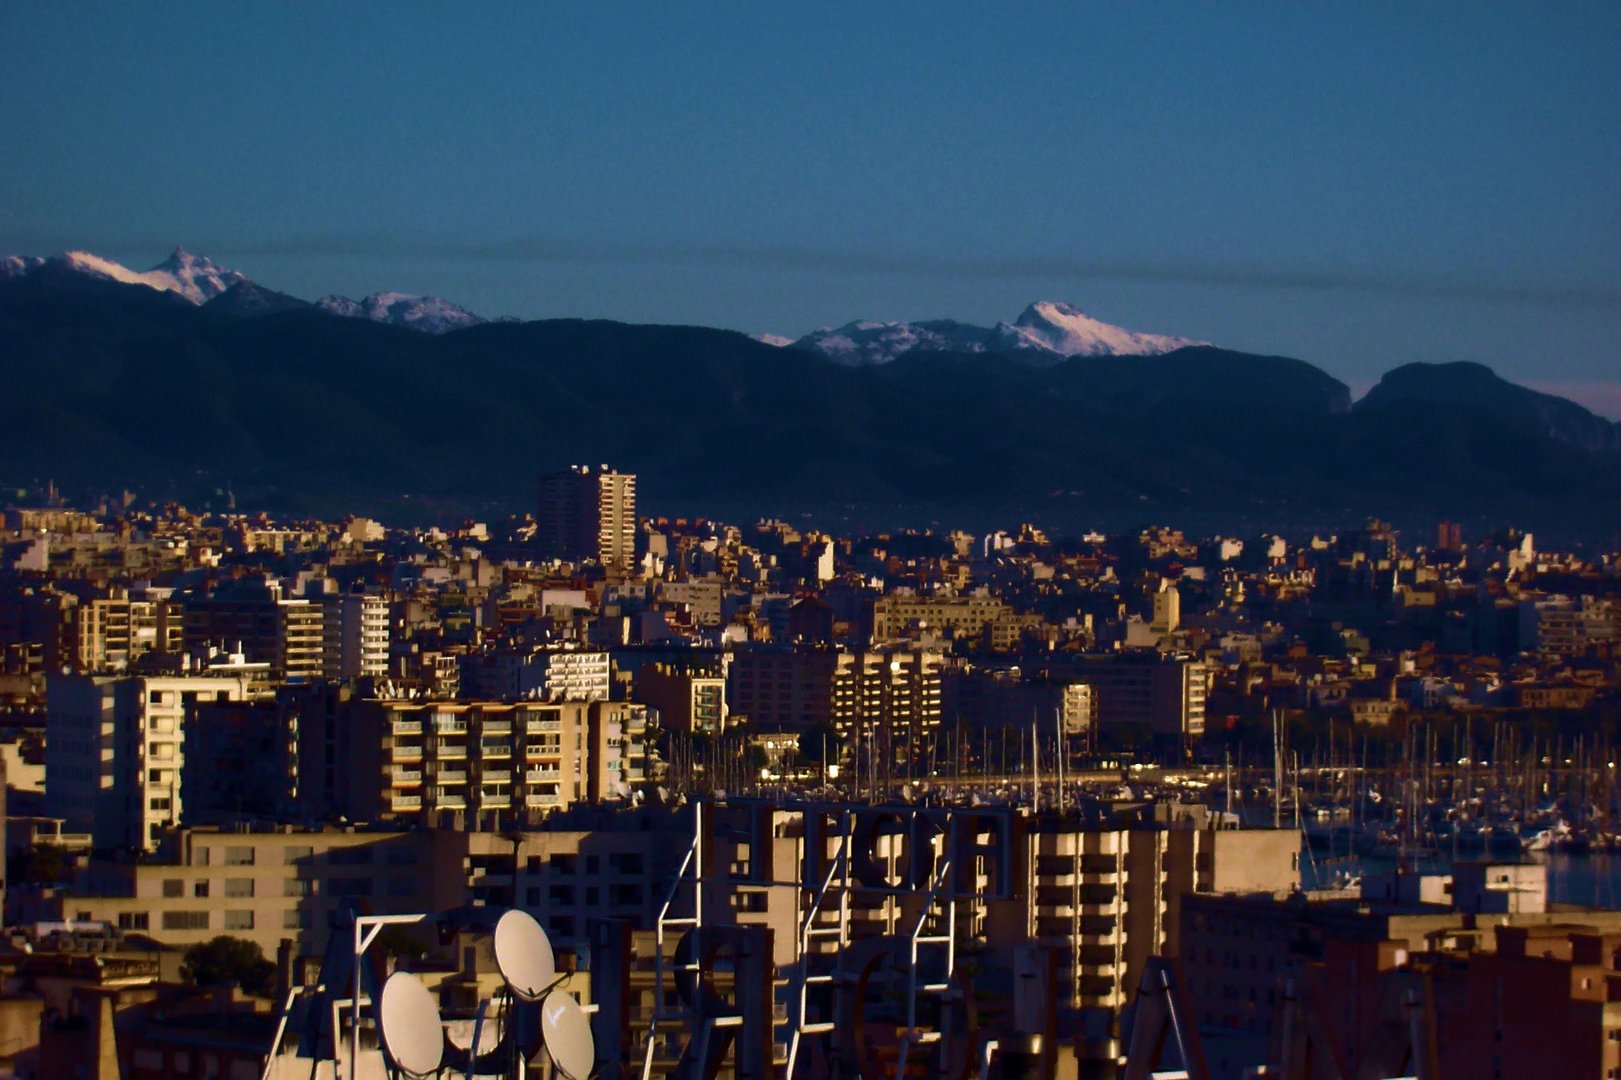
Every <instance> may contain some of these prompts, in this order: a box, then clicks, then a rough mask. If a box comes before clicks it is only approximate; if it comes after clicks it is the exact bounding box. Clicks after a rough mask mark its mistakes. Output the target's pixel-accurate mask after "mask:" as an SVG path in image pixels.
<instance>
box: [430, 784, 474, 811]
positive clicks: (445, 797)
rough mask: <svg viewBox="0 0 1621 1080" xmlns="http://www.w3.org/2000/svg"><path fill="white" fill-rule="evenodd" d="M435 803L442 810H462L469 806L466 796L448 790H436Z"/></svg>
mask: <svg viewBox="0 0 1621 1080" xmlns="http://www.w3.org/2000/svg"><path fill="white" fill-rule="evenodd" d="M433 801H434V805H436V806H438V807H439V809H441V810H461V809H464V808H465V807H466V806H467V798H466V796H464V795H463V794H462V793H461V792H459V791H450V790H448V789H446V788H437V789H435V791H434V798H433Z"/></svg>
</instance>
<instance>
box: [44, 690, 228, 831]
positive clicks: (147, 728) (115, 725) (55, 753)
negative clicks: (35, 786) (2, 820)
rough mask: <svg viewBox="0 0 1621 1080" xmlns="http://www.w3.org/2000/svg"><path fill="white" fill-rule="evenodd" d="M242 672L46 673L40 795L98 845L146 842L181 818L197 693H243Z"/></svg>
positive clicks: (221, 696) (215, 697)
mask: <svg viewBox="0 0 1621 1080" xmlns="http://www.w3.org/2000/svg"><path fill="white" fill-rule="evenodd" d="M249 696H250V689H249V678H248V676H247V675H236V676H230V677H219V676H181V677H176V678H109V677H95V676H87V675H62V676H53V677H52V678H51V680H50V682H49V683H48V685H47V691H46V716H45V741H46V748H45V800H46V807H47V809H48V811H49V813H50V815H51V816H52V817H59V818H61V819H63V821H64V823H65V824H64V828H65V829H66V831H68V832H81V833H89V834H91V837H92V842H93V843H94V845H95V846H96V847H98V848H129V849H133V850H136V851H151V850H154V849H155V848H156V847H157V844H158V838H159V834H160V833H161V832H162V831H163V830H164V829H168V828H172V827H174V826H176V825H178V824H179V822H180V816H181V810H182V808H181V805H180V773H181V770H182V768H184V766H185V725H186V720H187V717H188V716H189V714H190V712H191V708H192V705H193V704H194V703H196V702H198V701H245V700H247V699H248V697H249Z"/></svg>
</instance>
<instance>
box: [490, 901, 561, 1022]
mask: <svg viewBox="0 0 1621 1080" xmlns="http://www.w3.org/2000/svg"><path fill="white" fill-rule="evenodd" d="M495 966H496V967H497V968H499V969H500V971H501V978H503V979H505V980H506V984H507V988H508V989H510V990H511V991H512V993H513V996H514V997H516V998H517V999H518V1000H519V1001H539V1000H540V998H541V995H542V994H544V993H546V991H548V990H550V989H551V985H552V982H553V981H554V980H555V979H556V978H557V961H556V959H555V958H554V957H553V956H552V943H551V939H550V938H548V937H547V936H546V931H545V930H544V929H542V928H541V925H540V924H539V923H538V922H536V921H535V920H534V918H533V917H532V916H531V915H530V914H529V913H528V912H526V911H519V910H518V909H517V908H513V909H512V910H511V911H508V912H507V913H506V914H505V915H503V916H501V921H500V922H498V923H496V924H495Z"/></svg>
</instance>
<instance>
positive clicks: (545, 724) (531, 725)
mask: <svg viewBox="0 0 1621 1080" xmlns="http://www.w3.org/2000/svg"><path fill="white" fill-rule="evenodd" d="M523 729H524V731H526V732H528V733H529V734H531V735H533V734H534V733H535V732H537V731H562V730H563V721H562V720H561V719H550V720H540V719H533V718H531V719H530V720H528V721H527V722H526V723H525V724H524V726H523Z"/></svg>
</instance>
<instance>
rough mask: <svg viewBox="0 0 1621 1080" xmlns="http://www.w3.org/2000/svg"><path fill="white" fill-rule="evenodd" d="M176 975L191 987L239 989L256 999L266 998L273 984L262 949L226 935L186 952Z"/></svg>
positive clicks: (272, 966) (273, 967) (271, 966)
mask: <svg viewBox="0 0 1621 1080" xmlns="http://www.w3.org/2000/svg"><path fill="white" fill-rule="evenodd" d="M180 974H181V975H182V976H183V977H184V978H185V979H186V981H187V982H189V983H191V984H192V985H194V986H224V985H230V986H240V987H241V988H242V990H243V992H244V993H248V994H253V995H254V996H256V997H269V996H270V994H271V993H272V992H273V991H274V990H275V985H276V965H275V964H273V963H271V962H270V961H269V960H266V959H265V954H264V950H262V949H260V948H259V946H258V945H255V944H254V943H253V942H251V941H246V940H244V939H242V938H236V937H231V936H230V935H228V934H221V935H220V936H218V937H216V938H212V939H210V940H208V941H205V942H203V943H202V944H201V945H193V946H192V947H191V948H189V949H187V950H186V957H185V959H184V960H183V961H182V962H181V964H180Z"/></svg>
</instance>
